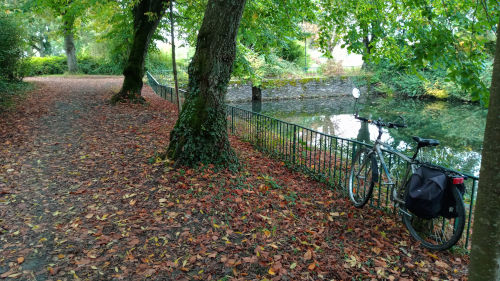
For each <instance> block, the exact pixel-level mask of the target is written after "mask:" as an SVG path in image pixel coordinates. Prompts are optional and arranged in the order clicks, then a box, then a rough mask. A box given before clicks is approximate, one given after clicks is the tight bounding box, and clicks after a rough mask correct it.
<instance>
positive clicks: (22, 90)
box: [0, 80, 34, 112]
mask: <svg viewBox="0 0 500 281" xmlns="http://www.w3.org/2000/svg"><path fill="white" fill-rule="evenodd" d="M33 87H34V86H33V85H32V84H30V83H27V82H10V81H4V80H0V112H5V111H9V110H10V109H12V108H13V107H14V106H15V105H16V103H17V102H18V101H19V100H22V99H23V98H24V97H25V96H26V92H28V91H29V90H32V89H33Z"/></svg>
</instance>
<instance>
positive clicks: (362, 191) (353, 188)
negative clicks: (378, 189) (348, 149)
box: [348, 148, 378, 208]
mask: <svg viewBox="0 0 500 281" xmlns="http://www.w3.org/2000/svg"><path fill="white" fill-rule="evenodd" d="M376 167H377V161H376V159H375V157H374V155H373V153H372V152H371V150H369V149H367V148H361V149H360V150H358V152H357V153H356V155H355V156H354V158H353V160H352V165H351V172H350V173H349V186H348V189H349V198H350V199H351V201H352V202H353V204H354V206H355V207H357V208H362V207H363V206H364V205H365V204H366V202H368V200H369V199H370V197H371V195H372V193H373V186H374V185H375V180H374V179H375V178H377V174H378V173H377V172H378V171H377V170H376ZM374 170H375V171H374Z"/></svg>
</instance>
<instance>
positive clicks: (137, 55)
mask: <svg viewBox="0 0 500 281" xmlns="http://www.w3.org/2000/svg"><path fill="white" fill-rule="evenodd" d="M168 2H169V0H141V1H140V2H139V3H137V4H136V5H135V6H134V8H133V10H132V13H133V16H134V37H133V41H132V46H131V49H130V54H129V57H128V60H127V63H126V64H125V68H124V70H123V75H124V76H125V79H124V80H123V85H122V88H121V90H120V92H118V93H116V94H115V95H114V96H113V97H112V98H111V102H112V103H116V102H123V101H131V102H141V103H142V102H143V101H144V98H142V97H141V90H142V84H143V83H142V77H143V76H144V62H145V59H146V54H147V52H148V46H149V43H150V42H151V37H153V34H154V33H155V30H156V27H158V23H159V22H160V20H161V18H162V17H163V15H164V14H165V10H166V7H167V6H166V4H167V3H168Z"/></svg>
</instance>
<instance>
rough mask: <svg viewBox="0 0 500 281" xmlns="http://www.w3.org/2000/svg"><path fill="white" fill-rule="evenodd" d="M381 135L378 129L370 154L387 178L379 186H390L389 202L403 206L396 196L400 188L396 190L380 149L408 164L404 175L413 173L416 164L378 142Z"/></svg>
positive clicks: (413, 160) (400, 199)
mask: <svg viewBox="0 0 500 281" xmlns="http://www.w3.org/2000/svg"><path fill="white" fill-rule="evenodd" d="M381 135H382V132H381V129H379V137H378V138H377V139H376V140H375V143H374V144H373V147H372V152H371V153H374V154H375V155H376V156H377V158H378V159H379V161H380V165H381V167H382V170H383V172H384V173H385V175H386V176H387V182H381V184H384V185H388V186H391V188H392V193H391V195H392V196H391V200H392V201H395V202H397V203H399V204H404V203H405V202H404V200H403V199H402V198H400V197H399V196H398V190H400V188H396V181H395V180H394V177H393V176H392V174H391V172H389V169H388V168H387V165H386V163H385V160H384V156H383V154H382V148H381V147H383V148H384V149H385V150H387V151H389V152H391V153H393V154H396V155H397V156H399V157H401V158H402V159H403V160H404V161H406V162H408V163H410V165H409V168H407V169H406V170H405V174H406V173H407V172H408V171H409V170H410V171H411V172H413V170H414V164H416V161H415V159H414V158H410V157H408V156H406V155H404V154H402V153H401V152H398V151H396V150H394V149H392V148H391V147H390V146H388V145H387V144H385V143H383V142H382V141H381V140H380V136H381ZM415 155H416V154H415ZM414 157H415V156H414ZM379 180H380V181H381V180H382V177H379Z"/></svg>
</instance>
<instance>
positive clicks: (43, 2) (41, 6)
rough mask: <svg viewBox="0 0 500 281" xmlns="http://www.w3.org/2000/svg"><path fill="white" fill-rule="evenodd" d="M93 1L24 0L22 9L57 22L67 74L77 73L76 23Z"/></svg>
mask: <svg viewBox="0 0 500 281" xmlns="http://www.w3.org/2000/svg"><path fill="white" fill-rule="evenodd" d="M93 2H94V0H26V1H25V3H24V5H23V6H24V7H25V8H28V9H30V10H32V11H33V12H34V13H35V14H37V16H40V17H44V18H48V19H51V20H53V21H58V23H60V28H59V33H60V34H61V35H62V36H63V38H64V51H65V53H66V58H67V62H68V72H69V73H76V72H78V63H77V60H76V52H77V51H76V48H75V33H76V26H75V23H76V21H77V20H78V19H79V18H81V17H82V15H83V14H84V13H85V11H86V10H87V8H88V7H89V6H91V5H93Z"/></svg>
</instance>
